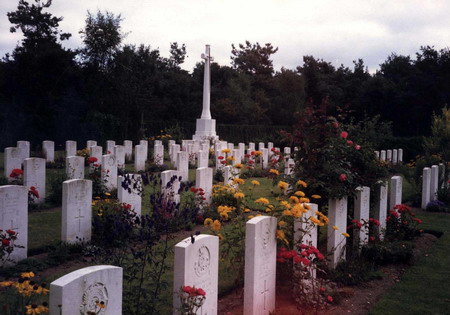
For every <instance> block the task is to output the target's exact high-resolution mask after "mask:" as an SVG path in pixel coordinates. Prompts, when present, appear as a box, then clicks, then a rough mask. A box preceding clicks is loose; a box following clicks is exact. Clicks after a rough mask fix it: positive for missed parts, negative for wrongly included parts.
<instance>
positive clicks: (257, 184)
mask: <svg viewBox="0 0 450 315" xmlns="http://www.w3.org/2000/svg"><path fill="white" fill-rule="evenodd" d="M252 185H255V186H259V185H260V183H259V182H258V181H257V180H252Z"/></svg>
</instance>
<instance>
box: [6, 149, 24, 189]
mask: <svg viewBox="0 0 450 315" xmlns="http://www.w3.org/2000/svg"><path fill="white" fill-rule="evenodd" d="M22 156H23V154H22V150H21V149H20V148H15V147H9V148H5V155H4V159H5V177H6V178H7V179H8V181H12V180H13V178H11V177H9V175H11V172H12V171H13V169H15V168H17V169H21V168H22V161H23V159H22Z"/></svg>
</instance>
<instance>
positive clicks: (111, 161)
mask: <svg viewBox="0 0 450 315" xmlns="http://www.w3.org/2000/svg"><path fill="white" fill-rule="evenodd" d="M115 161H116V159H115V158H114V157H112V156H110V157H109V159H108V164H109V166H114V162H115Z"/></svg>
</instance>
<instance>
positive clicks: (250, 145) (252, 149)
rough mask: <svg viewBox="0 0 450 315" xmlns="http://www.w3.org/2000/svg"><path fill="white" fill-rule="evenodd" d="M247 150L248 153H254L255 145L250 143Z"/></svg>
mask: <svg viewBox="0 0 450 315" xmlns="http://www.w3.org/2000/svg"><path fill="white" fill-rule="evenodd" d="M248 149H249V150H250V151H255V143H253V142H250V143H249V144H248Z"/></svg>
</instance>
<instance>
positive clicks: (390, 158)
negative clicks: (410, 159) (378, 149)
mask: <svg viewBox="0 0 450 315" xmlns="http://www.w3.org/2000/svg"><path fill="white" fill-rule="evenodd" d="M386 161H388V162H389V163H392V150H387V151H386Z"/></svg>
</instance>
